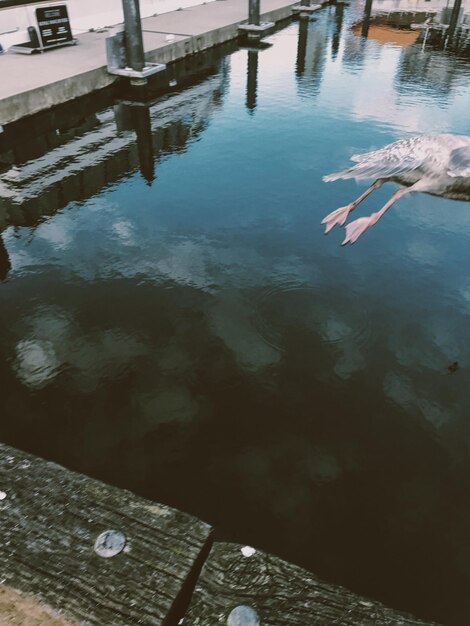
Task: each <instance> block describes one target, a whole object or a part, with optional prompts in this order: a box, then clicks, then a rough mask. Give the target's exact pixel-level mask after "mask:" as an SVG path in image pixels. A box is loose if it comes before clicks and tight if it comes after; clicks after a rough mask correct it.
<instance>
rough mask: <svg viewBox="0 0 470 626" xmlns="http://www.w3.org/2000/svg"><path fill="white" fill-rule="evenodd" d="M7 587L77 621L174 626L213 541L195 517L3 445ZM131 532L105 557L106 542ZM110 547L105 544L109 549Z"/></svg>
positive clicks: (1, 504)
mask: <svg viewBox="0 0 470 626" xmlns="http://www.w3.org/2000/svg"><path fill="white" fill-rule="evenodd" d="M0 527H1V531H0V535H1V536H0V580H1V582H2V584H4V585H6V586H8V587H9V588H12V589H16V590H18V591H20V592H22V593H23V594H24V593H26V594H30V595H31V594H32V595H33V596H34V597H35V598H37V599H38V601H39V602H42V603H44V604H46V605H48V606H49V607H51V609H52V610H56V611H59V612H60V613H62V614H64V616H66V617H67V618H68V619H70V621H71V622H72V623H80V624H87V625H100V626H101V625H106V626H111V625H120V624H141V625H144V624H148V625H156V624H165V625H167V624H168V625H169V624H173V623H176V622H177V618H178V610H179V603H180V601H181V597H182V595H184V593H185V586H186V583H187V581H188V580H190V579H191V578H192V577H193V576H194V570H197V569H198V567H199V563H198V561H200V559H201V558H203V557H201V555H204V552H205V550H206V547H207V546H208V542H209V541H210V532H211V529H210V527H209V526H208V525H207V524H205V523H203V522H201V521H199V520H197V519H195V518H193V517H190V516H189V515H186V514H184V513H181V512H179V511H176V510H174V509H171V508H169V507H166V506H162V505H159V504H156V503H153V502H150V501H148V500H144V499H143V498H139V497H137V496H135V495H134V494H131V493H129V492H127V491H124V490H120V489H116V488H114V487H110V486H108V485H104V484H103V483H100V482H98V481H96V480H92V479H90V478H87V477H86V476H83V475H80V474H76V473H74V472H70V471H68V470H66V469H64V468H62V467H60V466H58V465H55V464H52V463H48V462H46V461H43V460H40V459H37V458H35V457H33V456H30V455H27V454H24V453H22V452H19V451H17V450H14V449H12V448H9V447H7V446H4V445H2V444H0ZM110 529H112V530H116V531H119V532H121V533H123V534H124V536H125V539H126V542H125V546H124V548H123V550H122V551H121V552H120V553H119V554H117V555H116V556H113V557H112V558H103V557H101V556H98V554H97V553H96V552H95V550H94V546H95V541H96V539H97V537H98V536H99V535H100V534H101V533H102V532H103V531H106V530H110ZM105 547H106V546H105Z"/></svg>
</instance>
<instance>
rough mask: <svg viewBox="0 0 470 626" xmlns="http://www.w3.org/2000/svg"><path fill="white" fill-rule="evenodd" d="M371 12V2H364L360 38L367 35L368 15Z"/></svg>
mask: <svg viewBox="0 0 470 626" xmlns="http://www.w3.org/2000/svg"><path fill="white" fill-rule="evenodd" d="M371 12H372V0H366V4H365V7H364V16H363V18H362V28H361V36H362V37H367V35H368V34H369V26H370V14H371Z"/></svg>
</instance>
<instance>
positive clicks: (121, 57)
mask: <svg viewBox="0 0 470 626" xmlns="http://www.w3.org/2000/svg"><path fill="white" fill-rule="evenodd" d="M106 59H107V66H108V67H107V69H108V72H109V73H110V74H114V75H116V76H124V77H126V78H131V79H142V80H145V79H147V78H148V77H149V76H152V75H153V74H157V73H158V72H163V71H164V70H166V64H165V63H147V65H146V66H145V67H143V68H142V69H141V70H134V69H133V68H132V67H128V66H127V62H126V46H125V33H124V32H121V33H116V34H115V35H113V36H112V37H107V38H106Z"/></svg>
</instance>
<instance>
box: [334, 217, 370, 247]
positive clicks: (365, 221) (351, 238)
mask: <svg viewBox="0 0 470 626" xmlns="http://www.w3.org/2000/svg"><path fill="white" fill-rule="evenodd" d="M376 215H377V213H373V214H372V215H369V217H360V218H359V219H357V220H354V222H351V223H350V224H348V225H347V226H346V237H345V238H344V241H343V242H342V244H341V245H342V246H345V245H346V244H347V243H355V242H356V241H357V240H358V239H359V237H360V236H361V235H362V234H364V233H365V232H366V230H367V229H368V228H370V227H371V226H373V225H374V224H375V223H376V222H377V219H376Z"/></svg>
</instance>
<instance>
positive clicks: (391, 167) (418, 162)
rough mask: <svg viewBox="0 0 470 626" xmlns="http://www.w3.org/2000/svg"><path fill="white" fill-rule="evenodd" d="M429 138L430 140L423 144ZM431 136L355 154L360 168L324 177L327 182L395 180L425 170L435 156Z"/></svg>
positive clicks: (356, 167)
mask: <svg viewBox="0 0 470 626" xmlns="http://www.w3.org/2000/svg"><path fill="white" fill-rule="evenodd" d="M425 139H428V141H423V140H425ZM429 139H430V138H429V137H410V138H409V139H400V140H399V141H395V143H391V144H389V145H388V146H385V147H384V148H381V149H380V150H374V151H373V152H366V153H365V154H355V155H353V156H352V157H351V160H352V161H356V163H357V165H353V166H352V167H350V168H348V169H346V170H342V171H341V172H335V173H333V174H329V175H328V176H324V177H323V180H324V181H325V182H330V181H333V180H338V179H340V178H358V179H361V178H393V177H395V176H400V174H405V173H409V172H412V171H413V170H416V169H418V168H419V167H421V166H422V165H423V164H424V163H425V162H426V159H427V158H429V156H430V155H431V154H432V144H431V142H430V141H429Z"/></svg>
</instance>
